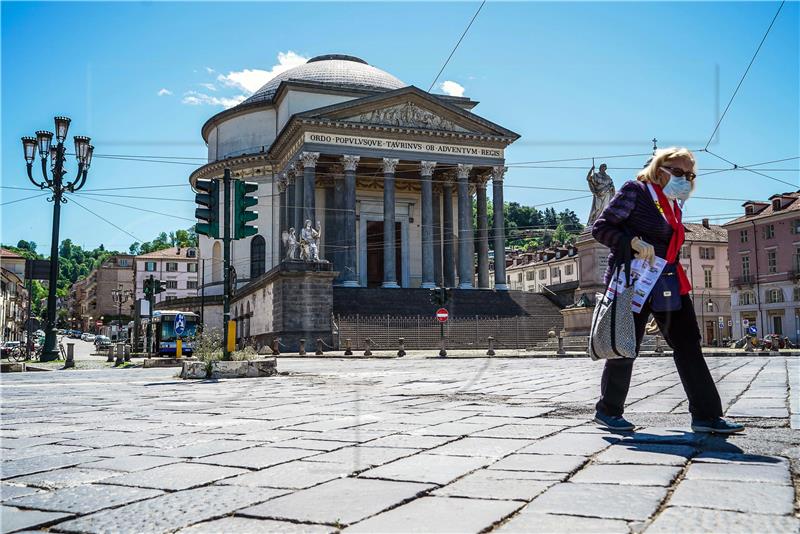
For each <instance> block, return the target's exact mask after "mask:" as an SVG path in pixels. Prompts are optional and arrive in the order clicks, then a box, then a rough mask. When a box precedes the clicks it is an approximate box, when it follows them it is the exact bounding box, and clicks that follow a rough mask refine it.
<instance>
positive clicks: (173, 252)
mask: <svg viewBox="0 0 800 534" xmlns="http://www.w3.org/2000/svg"><path fill="white" fill-rule="evenodd" d="M189 250H194V251H195V256H194V257H193V258H190V257H189V256H187V255H186V253H187V252H188V251H189ZM197 252H198V249H197V247H170V248H165V249H163V250H157V251H155V252H148V253H147V254H140V255H139V256H136V259H137V260H142V259H148V260H150V259H153V260H158V259H160V260H166V259H179V260H195V261H196V260H197V257H198V256H197Z"/></svg>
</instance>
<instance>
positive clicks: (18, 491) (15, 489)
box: [0, 482, 41, 501]
mask: <svg viewBox="0 0 800 534" xmlns="http://www.w3.org/2000/svg"><path fill="white" fill-rule="evenodd" d="M40 491H41V490H40V489H39V488H30V487H28V486H16V485H13V484H8V483H6V482H3V483H0V501H7V500H9V499H15V498H17V497H22V496H23V495H33V494H34V493H39V492H40Z"/></svg>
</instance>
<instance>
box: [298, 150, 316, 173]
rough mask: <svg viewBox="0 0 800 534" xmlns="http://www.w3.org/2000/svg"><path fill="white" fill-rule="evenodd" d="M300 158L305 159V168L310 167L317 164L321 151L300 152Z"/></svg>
mask: <svg viewBox="0 0 800 534" xmlns="http://www.w3.org/2000/svg"><path fill="white" fill-rule="evenodd" d="M300 159H301V160H302V161H303V168H305V169H308V168H309V167H310V168H312V169H313V168H314V167H316V166H317V160H318V159H319V152H303V153H301V154H300Z"/></svg>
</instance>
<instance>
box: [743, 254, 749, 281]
mask: <svg viewBox="0 0 800 534" xmlns="http://www.w3.org/2000/svg"><path fill="white" fill-rule="evenodd" d="M742 278H750V256H742Z"/></svg>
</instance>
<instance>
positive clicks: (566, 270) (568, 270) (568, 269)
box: [564, 264, 573, 276]
mask: <svg viewBox="0 0 800 534" xmlns="http://www.w3.org/2000/svg"><path fill="white" fill-rule="evenodd" d="M572 267H573V266H572V264H570V265H565V266H564V274H565V275H566V276H570V275H571V274H572Z"/></svg>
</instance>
